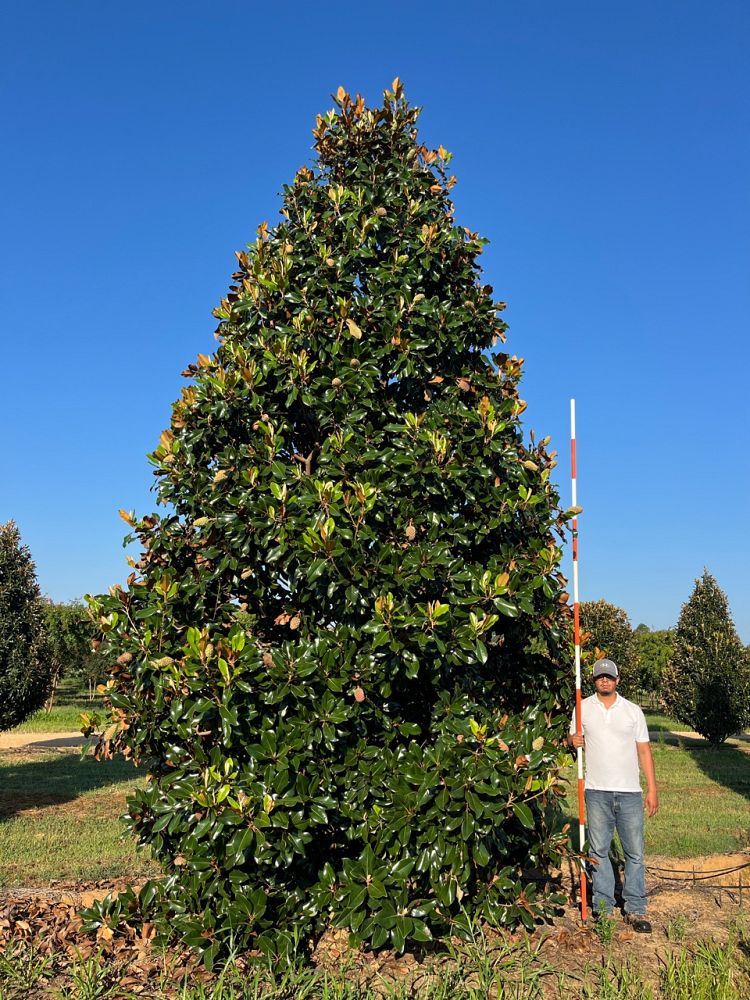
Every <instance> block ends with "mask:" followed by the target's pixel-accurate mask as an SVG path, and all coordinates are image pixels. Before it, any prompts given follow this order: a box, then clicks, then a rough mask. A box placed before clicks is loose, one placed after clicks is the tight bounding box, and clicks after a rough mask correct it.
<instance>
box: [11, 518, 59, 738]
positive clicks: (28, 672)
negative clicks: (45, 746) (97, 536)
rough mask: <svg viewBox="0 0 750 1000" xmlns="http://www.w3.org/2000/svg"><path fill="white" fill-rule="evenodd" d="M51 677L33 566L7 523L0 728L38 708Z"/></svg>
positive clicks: (19, 539) (12, 526) (24, 717)
mask: <svg viewBox="0 0 750 1000" xmlns="http://www.w3.org/2000/svg"><path fill="white" fill-rule="evenodd" d="M52 674H53V666H52V662H51V659H50V657H49V651H48V648H47V637H46V633H45V629H44V615H43V611H42V602H41V600H40V595H39V585H38V583H37V580H36V570H35V568H34V562H33V560H32V558H31V553H30V552H29V550H28V547H27V546H25V545H22V544H21V536H20V534H19V532H18V528H17V527H16V525H15V524H14V523H13V521H8V523H7V524H0V730H2V729H12V728H13V726H17V725H19V724H20V723H21V722H23V721H24V719H27V718H28V717H29V716H30V715H31V714H32V713H34V712H36V711H37V709H39V708H41V707H42V706H43V705H44V701H45V699H46V697H47V694H48V693H49V690H50V688H51V686H52Z"/></svg>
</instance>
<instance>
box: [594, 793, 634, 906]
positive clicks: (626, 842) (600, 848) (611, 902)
mask: <svg viewBox="0 0 750 1000" xmlns="http://www.w3.org/2000/svg"><path fill="white" fill-rule="evenodd" d="M586 821H587V825H588V834H589V855H590V856H591V858H592V859H593V860H594V861H595V862H597V863H596V865H595V866H594V868H593V874H592V887H593V896H592V900H591V902H592V907H593V910H594V913H598V912H599V911H600V910H601V909H602V907H603V908H604V909H605V910H606V912H607V913H611V912H612V910H613V909H614V907H615V873H614V869H613V868H612V863H611V862H610V860H609V848H610V845H611V843H612V837H613V835H614V832H615V830H617V833H618V834H619V836H620V843H621V844H622V850H623V854H624V855H625V881H624V885H623V891H622V898H623V903H624V904H625V912H626V913H645V912H646V867H645V864H644V859H643V795H642V794H641V792H600V791H596V790H595V789H591V788H588V789H586Z"/></svg>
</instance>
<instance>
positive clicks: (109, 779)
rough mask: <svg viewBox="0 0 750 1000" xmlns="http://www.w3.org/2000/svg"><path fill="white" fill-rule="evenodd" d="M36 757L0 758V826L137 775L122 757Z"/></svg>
mask: <svg viewBox="0 0 750 1000" xmlns="http://www.w3.org/2000/svg"><path fill="white" fill-rule="evenodd" d="M35 757H36V754H35V755H34V756H33V757H31V759H30V756H29V754H28V752H23V753H19V754H3V756H2V757H0V824H1V823H3V822H5V821H7V820H10V819H13V818H14V817H16V816H19V815H20V814H21V813H23V812H26V811H27V810H33V809H45V808H47V807H50V806H59V805H61V804H63V803H66V802H72V801H75V800H76V799H78V798H80V797H81V796H82V795H85V794H86V793H87V792H92V791H96V790H98V789H104V788H108V787H110V786H117V785H119V784H122V783H123V782H132V781H133V780H134V779H135V778H137V777H138V775H139V772H138V771H137V770H136V768H134V767H133V765H132V764H129V763H128V762H127V761H125V760H124V759H122V758H115V759H114V760H110V761H97V760H94V758H93V757H84V758H83V759H82V758H81V757H80V756H79V755H78V754H77V753H71V752H69V751H68V752H65V751H57V752H56V753H55V754H54V756H52V754H47V753H44V754H39V758H38V759H34V758H35ZM113 791H115V788H113Z"/></svg>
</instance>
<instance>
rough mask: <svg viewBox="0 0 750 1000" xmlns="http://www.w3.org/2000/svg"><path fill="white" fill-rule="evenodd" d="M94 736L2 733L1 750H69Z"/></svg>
mask: <svg viewBox="0 0 750 1000" xmlns="http://www.w3.org/2000/svg"><path fill="white" fill-rule="evenodd" d="M91 739H92V737H87V736H84V735H83V734H82V733H80V732H66V733H15V732H11V733H0V750H18V749H19V748H20V747H23V748H24V749H26V750H63V749H67V750H69V749H70V748H71V747H83V746H85V745H86V744H87V743H89V742H91Z"/></svg>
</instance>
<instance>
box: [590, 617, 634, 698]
mask: <svg viewBox="0 0 750 1000" xmlns="http://www.w3.org/2000/svg"><path fill="white" fill-rule="evenodd" d="M580 614H581V633H582V634H581V651H582V655H583V657H584V661H585V663H586V665H587V666H588V667H592V666H593V664H594V661H595V660H597V659H599V658H600V657H602V656H608V657H609V658H610V659H611V660H614V661H615V663H616V664H617V666H618V667H619V669H620V673H621V676H622V680H621V681H620V685H621V688H622V690H623V692H624V691H629V692H633V691H635V690H637V688H638V680H639V678H638V648H637V645H636V641H635V637H634V635H633V629H632V627H631V625H630V619H629V618H628V613H627V611H624V610H623V609H622V608H618V607H617V605H616V604H610V603H609V602H608V601H603V600H599V601H582V602H581V611H580ZM586 676H587V678H589V677H590V674H587V675H586Z"/></svg>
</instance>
